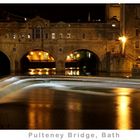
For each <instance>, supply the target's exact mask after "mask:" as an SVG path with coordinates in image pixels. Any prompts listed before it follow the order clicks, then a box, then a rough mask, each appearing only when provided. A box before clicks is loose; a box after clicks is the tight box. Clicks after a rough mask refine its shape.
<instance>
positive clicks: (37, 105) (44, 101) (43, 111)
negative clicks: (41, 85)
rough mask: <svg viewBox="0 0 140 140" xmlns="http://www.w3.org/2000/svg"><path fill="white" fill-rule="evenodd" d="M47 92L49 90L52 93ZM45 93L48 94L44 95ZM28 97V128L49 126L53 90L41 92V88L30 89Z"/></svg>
mask: <svg viewBox="0 0 140 140" xmlns="http://www.w3.org/2000/svg"><path fill="white" fill-rule="evenodd" d="M45 92H47V93H45ZM48 92H51V93H52V94H51V95H50V94H49V95H48ZM35 93H36V94H35ZM45 95H48V96H47V97H45ZM28 98H29V104H28V127H29V129H36V128H38V129H43V128H46V129H48V128H51V122H52V121H51V118H52V115H51V114H52V109H53V91H48V90H44V93H42V90H41V89H36V90H31V91H30V93H29V95H28Z"/></svg>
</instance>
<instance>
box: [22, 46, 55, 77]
mask: <svg viewBox="0 0 140 140" xmlns="http://www.w3.org/2000/svg"><path fill="white" fill-rule="evenodd" d="M20 67H21V73H28V74H29V75H34V74H39V75H42V74H46V75H48V74H55V71H56V68H55V59H54V57H53V56H52V55H51V54H50V53H49V52H48V51H45V50H41V49H34V50H30V51H28V52H26V53H25V54H24V55H23V56H22V58H21V59H20Z"/></svg>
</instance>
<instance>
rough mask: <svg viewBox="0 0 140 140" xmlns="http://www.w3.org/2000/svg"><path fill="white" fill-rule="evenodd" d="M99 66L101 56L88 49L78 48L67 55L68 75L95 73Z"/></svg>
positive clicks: (66, 70)
mask: <svg viewBox="0 0 140 140" xmlns="http://www.w3.org/2000/svg"><path fill="white" fill-rule="evenodd" d="M99 66H100V59H99V57H98V56H97V55H96V54H95V53H94V52H92V51H90V50H88V49H78V50H77V49H76V50H74V51H71V52H69V53H68V54H67V55H66V57H65V74H66V75H95V74H97V73H98V72H99Z"/></svg>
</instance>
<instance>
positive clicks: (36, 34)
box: [32, 26, 43, 39]
mask: <svg viewBox="0 0 140 140" xmlns="http://www.w3.org/2000/svg"><path fill="white" fill-rule="evenodd" d="M32 36H33V39H41V38H42V37H43V29H42V28H41V26H37V27H35V28H34V29H33V31H32Z"/></svg>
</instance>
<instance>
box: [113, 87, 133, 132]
mask: <svg viewBox="0 0 140 140" xmlns="http://www.w3.org/2000/svg"><path fill="white" fill-rule="evenodd" d="M115 93H116V94H117V96H116V104H117V107H116V112H117V120H116V128H117V129H122V130H125V129H131V128H132V119H131V108H130V104H131V98H130V94H131V93H132V89H129V88H117V89H116V90H115Z"/></svg>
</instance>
